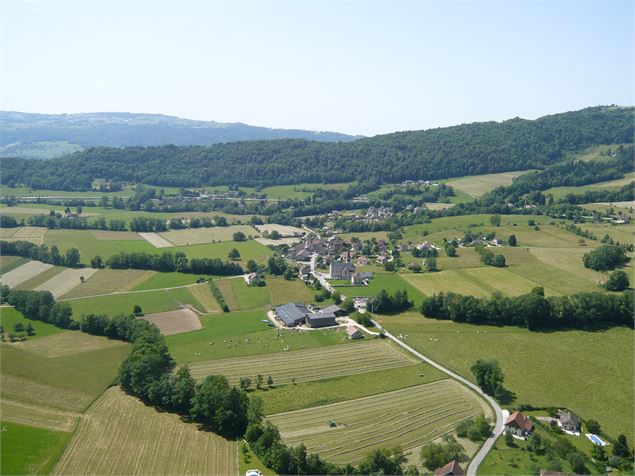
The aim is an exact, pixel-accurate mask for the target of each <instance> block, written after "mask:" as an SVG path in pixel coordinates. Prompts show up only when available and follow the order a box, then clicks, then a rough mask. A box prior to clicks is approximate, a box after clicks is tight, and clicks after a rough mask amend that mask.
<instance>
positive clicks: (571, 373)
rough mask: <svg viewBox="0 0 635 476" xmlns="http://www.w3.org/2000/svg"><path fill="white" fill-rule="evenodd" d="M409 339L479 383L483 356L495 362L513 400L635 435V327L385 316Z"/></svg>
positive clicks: (384, 319) (615, 432) (611, 431)
mask: <svg viewBox="0 0 635 476" xmlns="http://www.w3.org/2000/svg"><path fill="white" fill-rule="evenodd" d="M378 321H379V322H380V324H382V325H383V326H385V327H386V328H387V329H388V330H389V331H390V332H392V333H397V334H404V335H407V338H406V339H405V341H406V343H407V344H409V345H411V346H413V347H414V348H415V349H417V350H418V351H419V352H421V353H423V354H424V355H427V356H429V357H430V358H432V359H434V360H436V361H437V362H439V363H441V364H443V365H445V366H446V367H448V368H449V369H451V370H453V371H455V372H457V373H458V374H460V375H462V376H463V377H465V378H467V379H470V380H472V381H473V375H472V372H471V371H470V366H471V365H472V364H474V362H475V361H476V360H477V359H482V358H487V359H497V360H498V361H499V362H500V364H501V368H502V371H503V373H504V374H505V388H507V389H508V390H509V391H511V392H513V394H514V395H515V400H514V401H513V403H512V405H514V406H517V405H519V404H523V403H528V404H531V405H534V406H555V407H566V408H569V409H571V410H572V411H574V412H575V413H576V414H577V415H579V416H580V417H581V418H583V419H595V420H598V421H599V422H600V423H601V425H602V428H603V429H604V431H606V432H607V433H608V434H610V435H612V436H614V437H615V436H617V435H618V434H619V433H624V434H626V435H627V436H628V437H629V440H632V437H633V436H634V435H633V423H634V422H635V415H634V411H633V405H632V402H633V398H634V396H633V388H634V386H633V330H631V329H627V328H612V329H608V330H606V331H598V332H589V331H581V330H572V331H557V332H531V331H529V330H527V329H522V328H515V327H495V326H480V325H471V324H459V323H454V322H451V321H439V320H434V319H427V318H425V317H423V316H421V315H420V314H418V313H414V312H412V313H405V314H401V315H399V316H386V317H379V318H378Z"/></svg>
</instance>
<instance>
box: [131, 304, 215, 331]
mask: <svg viewBox="0 0 635 476" xmlns="http://www.w3.org/2000/svg"><path fill="white" fill-rule="evenodd" d="M142 319H144V320H146V321H149V322H152V323H153V324H155V325H156V326H157V327H158V328H159V330H160V331H161V334H163V335H164V336H170V335H173V334H181V333H183V332H191V331H197V330H199V329H202V328H203V326H202V325H201V321H200V320H199V318H198V316H197V315H196V313H195V312H194V311H192V310H191V309H179V310H178V311H167V312H156V313H154V314H148V315H146V316H143V317H142Z"/></svg>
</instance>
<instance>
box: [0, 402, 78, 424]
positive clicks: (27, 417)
mask: <svg viewBox="0 0 635 476" xmlns="http://www.w3.org/2000/svg"><path fill="white" fill-rule="evenodd" d="M0 410H1V411H2V420H3V421H10V422H13V423H19V424H21V425H29V426H37V427H39V428H46V429H49V430H54V431H73V430H74V429H75V424H76V423H77V419H78V418H79V416H80V415H79V413H73V412H68V411H63V410H55V409H53V408H46V407H43V406H40V405H31V404H29V403H24V402H16V401H12V400H6V399H2V401H1V402H0Z"/></svg>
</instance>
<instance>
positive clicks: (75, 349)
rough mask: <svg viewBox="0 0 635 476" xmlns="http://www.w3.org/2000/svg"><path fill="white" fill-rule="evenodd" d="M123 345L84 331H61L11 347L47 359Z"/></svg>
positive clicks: (118, 341)
mask: <svg viewBox="0 0 635 476" xmlns="http://www.w3.org/2000/svg"><path fill="white" fill-rule="evenodd" d="M124 345H125V344H123V342H122V341H120V340H115V339H106V338H104V337H99V336H94V335H90V334H86V333H84V332H61V333H59V334H55V335H51V336H47V337H46V338H45V339H28V340H26V341H24V342H18V343H15V344H13V347H15V348H16V349H21V350H26V351H29V352H32V353H35V354H38V355H40V356H42V357H46V358H47V359H54V358H56V357H63V356H65V355H73V354H79V353H81V352H90V351H94V350H98V349H110V348H113V347H122V346H124Z"/></svg>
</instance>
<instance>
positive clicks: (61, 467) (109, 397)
mask: <svg viewBox="0 0 635 476" xmlns="http://www.w3.org/2000/svg"><path fill="white" fill-rule="evenodd" d="M53 474H95V475H102V474H112V475H118V474H144V475H155V474H157V475H158V474H223V475H230V474H238V451H237V448H236V443H235V442H233V441H228V440H225V439H224V438H222V437H220V436H218V435H215V434H214V433H211V432H204V431H201V430H199V429H198V428H197V426H196V425H195V424H192V423H184V422H183V421H181V419H180V418H179V416H178V415H176V414H172V413H159V412H158V411H156V410H155V409H154V408H152V407H148V406H146V405H144V404H143V403H142V402H141V401H139V400H137V399H136V398H134V397H131V396H128V395H126V394H125V393H124V392H123V391H121V390H120V389H119V388H118V387H111V388H109V389H108V390H107V391H106V392H105V393H104V394H103V395H102V396H101V397H100V398H99V399H98V400H97V402H96V403H95V404H94V405H93V406H91V408H90V410H89V411H88V412H87V413H86V414H85V415H84V416H83V417H82V419H81V421H80V423H79V425H78V428H77V430H76V431H75V434H74V436H73V439H72V440H71V442H70V444H69V445H68V447H67V448H66V451H65V452H64V454H63V455H62V457H61V459H60V461H59V463H58V464H57V466H56V467H55V470H54V471H53Z"/></svg>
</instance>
